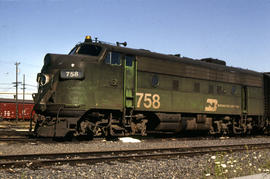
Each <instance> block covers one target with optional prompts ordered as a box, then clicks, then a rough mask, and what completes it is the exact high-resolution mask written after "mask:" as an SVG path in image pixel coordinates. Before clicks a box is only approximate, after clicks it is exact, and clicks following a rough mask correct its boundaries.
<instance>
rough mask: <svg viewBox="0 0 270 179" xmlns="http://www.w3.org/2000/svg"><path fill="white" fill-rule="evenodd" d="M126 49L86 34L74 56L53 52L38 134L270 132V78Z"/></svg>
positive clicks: (44, 77)
mask: <svg viewBox="0 0 270 179" xmlns="http://www.w3.org/2000/svg"><path fill="white" fill-rule="evenodd" d="M125 46H126V42H125V43H119V42H117V43H116V45H112V44H108V43H105V42H102V41H98V40H97V39H95V40H92V39H91V37H90V36H87V37H86V38H85V41H84V42H82V43H78V44H77V45H76V46H75V47H74V48H73V49H72V50H71V51H70V53H69V54H67V55H61V54H47V55H46V56H45V59H44V65H43V68H42V70H41V73H39V74H38V75H37V82H38V83H39V88H38V93H36V94H34V95H33V98H34V102H35V106H34V109H35V112H36V114H35V116H34V118H33V122H34V123H35V127H34V130H33V132H34V133H35V135H37V136H41V137H64V136H70V135H71V136H87V137H89V138H91V137H93V136H100V135H103V136H127V135H147V133H150V132H172V133H179V132H181V131H199V130H204V131H208V132H209V133H210V134H249V133H252V132H254V131H263V132H264V133H267V132H269V116H270V110H269V107H270V103H269V102H270V90H269V87H270V74H269V73H260V72H255V71H251V70H246V69H241V68H234V67H229V66H226V63H225V61H222V60H218V59H213V58H205V59H200V60H195V59H191V58H187V57H181V56H180V55H179V54H178V55H165V54H160V53H155V52H151V51H149V50H145V49H132V48H127V47H125ZM31 130H32V124H31Z"/></svg>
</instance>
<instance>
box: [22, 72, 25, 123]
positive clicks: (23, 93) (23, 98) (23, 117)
mask: <svg viewBox="0 0 270 179" xmlns="http://www.w3.org/2000/svg"><path fill="white" fill-rule="evenodd" d="M24 96H25V74H23V104H22V105H23V106H22V120H23V121H24Z"/></svg>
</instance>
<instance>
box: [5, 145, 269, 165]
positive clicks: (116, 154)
mask: <svg viewBox="0 0 270 179" xmlns="http://www.w3.org/2000/svg"><path fill="white" fill-rule="evenodd" d="M269 148H270V143H263V144H241V145H218V146H207V147H183V148H162V149H138V150H115V151H96V152H76V153H50V154H27V155H0V168H10V167H33V168H36V167H40V166H48V165H54V164H67V163H69V164H76V163H96V162H102V161H112V160H135V159H145V158H156V157H165V156H166V157H168V156H181V155H199V154H205V153H215V152H233V151H243V150H247V149H248V150H259V149H269Z"/></svg>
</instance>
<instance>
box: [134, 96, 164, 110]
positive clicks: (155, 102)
mask: <svg viewBox="0 0 270 179" xmlns="http://www.w3.org/2000/svg"><path fill="white" fill-rule="evenodd" d="M136 96H139V98H138V101H137V107H138V108H139V107H141V103H142V99H143V106H144V107H145V108H147V109H149V108H151V107H153V108H154V109H159V108H160V96H159V95H158V94H154V95H153V96H152V94H151V93H136Z"/></svg>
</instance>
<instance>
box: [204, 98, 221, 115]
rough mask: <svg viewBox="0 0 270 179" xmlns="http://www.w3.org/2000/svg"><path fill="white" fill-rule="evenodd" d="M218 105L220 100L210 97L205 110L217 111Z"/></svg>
mask: <svg viewBox="0 0 270 179" xmlns="http://www.w3.org/2000/svg"><path fill="white" fill-rule="evenodd" d="M217 107H218V100H217V99H209V98H208V99H207V100H206V105H205V108H204V110H205V111H209V112H214V111H217Z"/></svg>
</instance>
